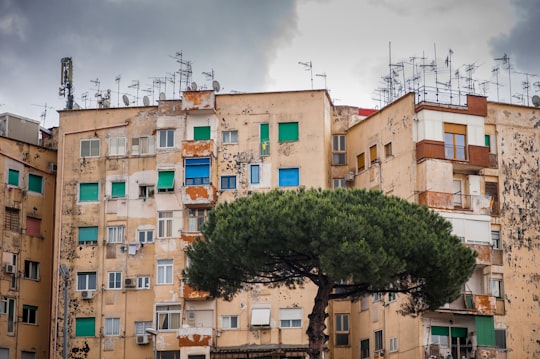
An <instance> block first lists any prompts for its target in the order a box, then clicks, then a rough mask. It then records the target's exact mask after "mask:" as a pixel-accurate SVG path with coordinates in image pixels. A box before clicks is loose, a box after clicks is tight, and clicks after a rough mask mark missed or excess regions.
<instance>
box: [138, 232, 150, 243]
mask: <svg viewBox="0 0 540 359" xmlns="http://www.w3.org/2000/svg"><path fill="white" fill-rule="evenodd" d="M137 240H138V242H139V243H152V242H154V230H152V229H144V230H143V229H141V230H138V231H137Z"/></svg>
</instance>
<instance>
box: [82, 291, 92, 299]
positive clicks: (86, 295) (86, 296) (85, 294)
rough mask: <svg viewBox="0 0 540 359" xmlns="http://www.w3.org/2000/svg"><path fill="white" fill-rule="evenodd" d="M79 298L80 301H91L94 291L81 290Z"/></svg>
mask: <svg viewBox="0 0 540 359" xmlns="http://www.w3.org/2000/svg"><path fill="white" fill-rule="evenodd" d="M81 298H82V299H92V298H94V291H93V290H83V291H82V292H81Z"/></svg>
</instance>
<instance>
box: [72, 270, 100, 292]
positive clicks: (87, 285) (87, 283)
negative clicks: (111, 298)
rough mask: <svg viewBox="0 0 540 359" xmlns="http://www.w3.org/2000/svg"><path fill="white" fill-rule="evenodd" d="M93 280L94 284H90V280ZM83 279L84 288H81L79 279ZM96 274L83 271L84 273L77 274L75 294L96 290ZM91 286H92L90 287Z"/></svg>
mask: <svg viewBox="0 0 540 359" xmlns="http://www.w3.org/2000/svg"><path fill="white" fill-rule="evenodd" d="M92 277H93V278H94V283H91V281H90V279H92ZM82 278H84V287H81V284H82V282H81V279H82ZM97 280H98V278H97V272H95V271H84V272H77V283H76V284H77V292H82V291H86V290H88V291H90V290H91V291H95V290H96V289H97ZM91 284H94V286H93V287H92V285H91Z"/></svg>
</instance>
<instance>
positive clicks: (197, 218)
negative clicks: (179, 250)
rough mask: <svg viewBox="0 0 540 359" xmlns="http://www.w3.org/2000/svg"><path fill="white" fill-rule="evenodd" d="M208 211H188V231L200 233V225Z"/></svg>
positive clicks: (199, 209)
mask: <svg viewBox="0 0 540 359" xmlns="http://www.w3.org/2000/svg"><path fill="white" fill-rule="evenodd" d="M207 215H208V211H207V210H206V209H201V208H198V209H191V208H190V209H188V231H189V232H200V230H201V225H202V224H203V223H204V221H205V220H206V216H207Z"/></svg>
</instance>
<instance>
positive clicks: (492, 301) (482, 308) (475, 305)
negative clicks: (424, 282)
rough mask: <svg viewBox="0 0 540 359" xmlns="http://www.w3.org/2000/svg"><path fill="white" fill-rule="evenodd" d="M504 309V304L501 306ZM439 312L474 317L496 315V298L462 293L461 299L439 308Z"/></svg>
mask: <svg viewBox="0 0 540 359" xmlns="http://www.w3.org/2000/svg"><path fill="white" fill-rule="evenodd" d="M502 307H503V308H504V303H503V304H502ZM439 310H441V311H446V312H448V311H450V312H459V313H467V314H474V315H494V314H497V297H495V296H492V295H487V294H473V293H471V292H464V293H462V295H461V297H459V298H458V299H456V300H454V301H453V302H452V303H448V304H446V305H445V306H443V307H441V308H440V309H439Z"/></svg>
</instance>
